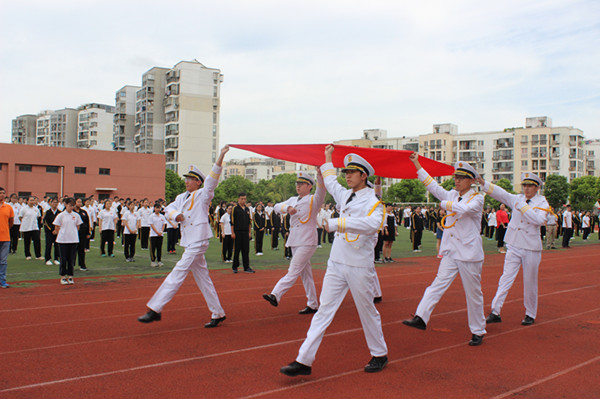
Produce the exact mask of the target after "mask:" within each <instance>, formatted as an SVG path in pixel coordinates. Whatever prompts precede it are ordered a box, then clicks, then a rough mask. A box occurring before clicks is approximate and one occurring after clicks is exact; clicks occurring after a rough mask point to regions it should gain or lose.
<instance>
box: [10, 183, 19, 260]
mask: <svg viewBox="0 0 600 399" xmlns="http://www.w3.org/2000/svg"><path fill="white" fill-rule="evenodd" d="M9 205H10V206H11V207H12V208H13V212H14V213H15V219H14V222H13V225H12V226H11V228H10V253H12V254H16V253H17V247H18V246H19V237H20V236H21V232H20V231H19V229H20V227H21V219H19V211H20V210H21V204H19V197H18V196H17V194H14V193H13V194H11V195H10V204H9Z"/></svg>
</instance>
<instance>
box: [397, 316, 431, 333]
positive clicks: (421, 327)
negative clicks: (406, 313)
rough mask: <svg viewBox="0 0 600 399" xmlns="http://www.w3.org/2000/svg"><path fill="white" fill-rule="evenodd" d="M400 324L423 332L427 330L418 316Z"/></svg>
mask: <svg viewBox="0 0 600 399" xmlns="http://www.w3.org/2000/svg"><path fill="white" fill-rule="evenodd" d="M402 324H404V325H407V326H409V327H414V328H418V329H419V330H425V329H426V328H427V324H425V322H424V321H423V319H422V318H420V317H419V316H415V317H413V318H412V319H410V320H404V321H403V322H402Z"/></svg>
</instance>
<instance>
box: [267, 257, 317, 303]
mask: <svg viewBox="0 0 600 399" xmlns="http://www.w3.org/2000/svg"><path fill="white" fill-rule="evenodd" d="M316 249H317V246H316V245H311V246H302V247H292V261H291V262H290V267H289V269H288V272H287V274H286V275H285V276H283V277H282V278H281V279H280V280H279V281H278V282H277V284H276V285H275V288H273V292H271V294H273V295H275V298H277V302H280V301H281V297H282V296H283V295H284V294H285V293H286V292H288V290H289V289H290V288H292V287H293V286H294V284H295V283H296V280H297V279H298V277H301V278H302V284H303V285H304V290H305V291H306V297H307V298H308V301H307V303H306V304H307V305H308V306H309V307H310V308H312V309H317V308H318V307H319V302H318V297H317V289H316V288H315V280H314V279H313V274H312V267H311V266H310V258H311V257H312V256H313V254H314V253H315V250H316Z"/></svg>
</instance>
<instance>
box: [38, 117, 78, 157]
mask: <svg viewBox="0 0 600 399" xmlns="http://www.w3.org/2000/svg"><path fill="white" fill-rule="evenodd" d="M77 116H78V110H76V109H73V108H64V109H60V110H56V111H51V110H48V111H42V112H41V113H40V114H38V116H37V119H36V133H35V143H34V144H35V145H40V146H48V147H76V146H77Z"/></svg>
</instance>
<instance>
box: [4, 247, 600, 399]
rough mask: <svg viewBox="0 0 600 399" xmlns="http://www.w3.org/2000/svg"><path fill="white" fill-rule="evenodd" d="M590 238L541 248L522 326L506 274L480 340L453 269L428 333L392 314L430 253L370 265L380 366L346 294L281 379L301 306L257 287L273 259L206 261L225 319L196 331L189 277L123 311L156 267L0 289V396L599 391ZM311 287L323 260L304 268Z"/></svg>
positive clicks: (487, 271) (489, 289)
mask: <svg viewBox="0 0 600 399" xmlns="http://www.w3.org/2000/svg"><path fill="white" fill-rule="evenodd" d="M598 254H600V246H598V245H588V246H585V247H577V248H572V249H570V250H568V251H563V250H558V251H552V252H544V254H543V260H542V265H541V267H540V290H539V291H540V301H539V302H540V305H539V312H538V320H536V323H535V324H534V325H533V326H530V327H523V326H521V325H520V320H521V319H522V317H523V312H524V310H523V304H522V280H521V276H519V277H518V278H517V280H516V282H515V284H514V286H513V287H512V289H511V291H510V293H509V296H508V299H507V302H506V304H505V306H504V309H503V311H502V318H503V322H502V323H500V324H494V325H490V326H488V328H487V330H488V334H487V335H486V337H485V339H484V344H483V345H482V346H481V347H476V348H473V347H469V346H468V345H467V344H466V343H467V341H468V339H469V338H470V333H469V331H468V326H467V316H466V307H465V299H464V292H463V290H462V287H461V283H460V279H457V280H456V281H455V282H454V283H453V285H452V286H451V287H450V289H449V290H448V291H447V292H446V294H445V295H444V297H443V298H442V300H441V302H440V303H439V304H438V306H437V307H436V309H435V311H434V313H433V317H432V319H431V321H430V323H429V326H428V330H427V331H419V330H415V329H411V328H408V327H406V326H404V325H402V324H401V322H402V320H403V319H406V318H408V317H410V315H411V314H412V313H413V312H414V310H415V309H416V306H417V304H418V302H419V300H420V298H421V295H422V294H423V291H424V289H425V288H426V287H427V285H429V283H431V281H432V280H433V278H434V277H435V273H436V270H437V266H438V263H439V262H438V260H437V259H435V258H410V259H399V260H398V262H397V263H395V264H390V265H385V266H383V267H378V269H377V270H378V274H379V278H380V282H381V285H382V289H383V293H384V301H383V302H382V303H381V304H380V305H378V308H379V310H380V312H381V314H382V320H383V325H384V334H385V338H386V342H387V344H388V347H389V358H390V363H389V365H388V367H387V368H386V369H385V370H384V371H383V372H382V373H379V374H367V373H364V372H363V371H362V367H363V366H364V365H365V363H366V362H367V361H368V360H369V358H370V355H369V353H368V349H367V347H366V343H365V341H364V336H363V333H362V328H361V326H360V322H359V320H358V315H357V314H356V309H355V307H354V304H353V303H352V300H351V296H347V298H346V299H345V301H344V303H343V305H342V307H341V308H340V310H339V312H338V314H337V316H336V318H335V320H334V322H333V323H332V325H331V326H330V327H329V329H328V330H327V334H326V336H325V339H324V340H323V343H322V345H321V348H320V350H319V352H318V354H317V359H316V361H315V364H314V365H313V374H312V375H311V376H308V377H297V378H289V377H287V376H284V375H282V374H280V373H279V368H280V367H281V366H283V365H285V364H287V363H289V362H291V361H292V360H293V359H294V358H295V356H296V354H297V351H298V348H299V346H300V344H301V343H302V341H303V339H304V337H305V334H306V331H307V329H308V326H309V323H310V316H305V315H298V314H297V311H298V310H299V309H301V308H303V307H304V306H305V301H306V299H305V296H304V292H303V288H302V285H301V283H300V282H298V283H297V284H296V286H295V287H294V288H292V289H291V290H290V291H289V292H288V293H287V294H286V296H285V297H284V298H283V300H282V302H281V304H280V306H279V307H277V308H274V307H272V306H270V305H269V304H268V303H267V302H266V301H264V300H263V299H262V297H261V294H262V293H264V292H270V290H271V289H272V287H273V286H274V285H275V283H276V282H277V280H278V279H279V278H280V277H281V276H282V275H283V274H285V270H273V271H259V272H257V273H256V274H255V275H247V274H238V275H232V274H231V273H230V272H229V271H220V270H217V271H211V274H212V277H213V281H214V283H215V285H216V287H217V290H218V292H219V296H220V299H221V302H222V304H223V306H224V308H225V310H226V311H227V317H228V319H227V320H226V321H225V322H224V323H223V324H222V325H221V326H220V327H218V328H216V329H210V330H209V329H205V328H203V324H204V323H205V322H206V321H208V319H209V318H210V313H209V312H208V310H207V309H206V304H205V303H204V300H203V298H202V295H201V294H200V293H199V291H198V289H197V287H196V286H195V284H194V282H193V279H192V278H191V277H190V278H188V280H187V281H186V283H185V284H184V285H183V286H182V289H181V290H180V292H179V293H178V294H177V295H176V296H175V298H174V299H173V301H171V303H169V304H168V305H167V307H166V308H165V310H164V312H163V320H162V321H161V322H158V323H152V324H150V325H144V324H141V323H138V322H137V321H136V318H137V316H139V315H141V314H143V313H144V311H145V303H146V301H147V300H148V298H149V297H150V296H151V295H152V294H153V292H154V291H155V289H156V288H157V287H158V285H159V284H160V283H161V282H162V278H137V277H116V278H115V279H112V280H111V279H109V280H107V279H92V278H88V279H78V280H77V281H76V285H75V286H67V287H63V286H60V285H58V284H57V283H56V282H55V281H43V282H39V285H38V286H33V287H30V288H11V289H9V290H3V291H2V292H1V294H2V295H0V320H2V323H1V324H0V334H1V335H0V336H1V337H2V347H1V348H0V356H2V362H1V365H0V397H2V398H57V397H61V398H65V397H72V398H100V397H102V398H106V397H111V398H138V397H140V398H142V397H143V398H165V397H169V398H199V397H209V396H212V397H219V398H240V397H260V398H281V397H283V396H290V397H294V398H311V399H314V398H320V397H366V396H369V397H380V398H387V397H389V398H399V397H400V398H402V397H407V398H409V397H411V398H414V397H419V398H427V397H436V398H440V397H444V398H482V397H489V398H504V397H528V398H529V397H532V398H553V397H577V398H587V397H589V398H596V397H598V394H597V393H598V388H599V385H600V383H599V382H598V381H599V379H598V377H597V376H598V375H600V343H599V340H598V336H599V332H600V300H599V299H600V295H599V294H598V293H599V292H600V270H599V269H598V267H597V257H598ZM502 262H503V256H502V255H490V256H488V257H487V258H486V262H485V265H484V270H483V277H482V287H483V292H484V296H485V299H486V314H487V313H488V312H489V303H490V302H491V298H492V297H493V295H494V293H495V290H496V287H497V281H498V278H499V276H500V274H501V272H502ZM314 274H315V280H316V281H317V288H318V289H320V282H321V281H322V277H323V274H324V272H323V271H321V270H315V271H314Z"/></svg>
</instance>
